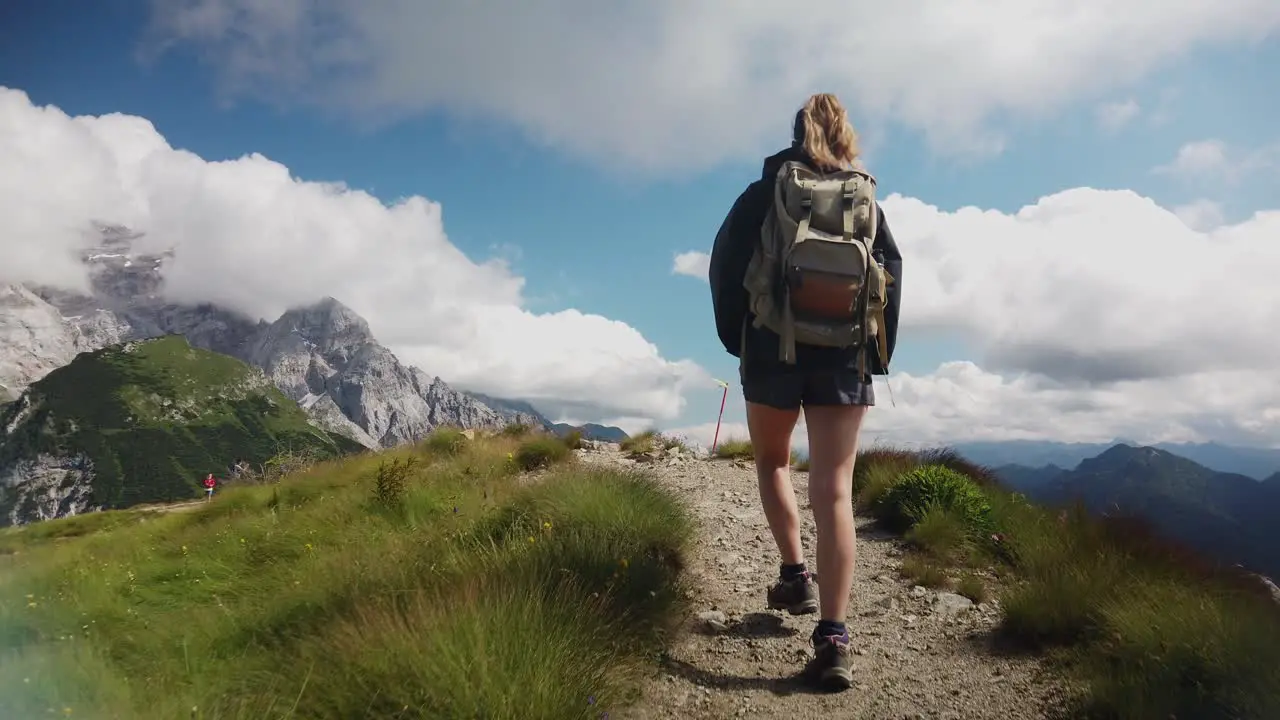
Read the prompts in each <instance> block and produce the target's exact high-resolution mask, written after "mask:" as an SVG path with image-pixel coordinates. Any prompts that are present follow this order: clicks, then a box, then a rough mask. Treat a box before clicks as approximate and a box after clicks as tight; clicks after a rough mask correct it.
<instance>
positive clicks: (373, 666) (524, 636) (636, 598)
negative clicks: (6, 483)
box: [0, 433, 694, 720]
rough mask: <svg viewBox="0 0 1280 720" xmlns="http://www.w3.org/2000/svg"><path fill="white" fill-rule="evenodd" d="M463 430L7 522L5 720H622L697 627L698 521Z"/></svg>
mask: <svg viewBox="0 0 1280 720" xmlns="http://www.w3.org/2000/svg"><path fill="white" fill-rule="evenodd" d="M457 435H458V434H457V433H454V434H453V435H452V436H450V437H441V438H430V437H429V438H428V439H427V441H426V442H424V443H422V444H421V445H419V446H417V447H404V448H399V449H396V450H394V451H389V452H386V453H381V454H378V455H373V454H364V455H358V456H353V457H348V458H343V459H340V460H334V461H328V462H324V463H321V464H319V465H316V466H314V467H312V468H310V469H309V470H306V471H304V472H302V473H300V474H298V475H296V476H292V477H288V478H285V479H284V480H283V481H282V482H280V483H279V484H275V485H265V486H241V487H236V488H232V489H229V490H228V491H227V492H226V493H224V494H222V495H219V496H216V497H215V498H214V500H213V501H212V502H211V503H209V504H208V505H200V506H199V507H198V508H197V509H195V510H193V511H190V512H182V513H177V512H175V513H170V514H166V515H159V514H155V513H147V512H145V511H142V510H126V511H113V512H105V513H93V514H90V515H83V516H78V517H72V518H65V519H61V520H54V521H50V522H46V523H37V524H33V525H29V526H24V527H21V528H8V529H4V530H0V717H4V718H10V717H12V718H28V717H30V718H39V717H72V718H77V717H92V718H130V719H138V720H149V719H150V718H156V719H157V720H160V719H163V720H171V719H172V718H192V719H200V720H208V719H211V718H255V719H256V718H314V719H316V720H324V719H327V718H332V719H334V720H346V719H347V718H476V717H483V718H488V719H490V720H502V719H504V718H512V719H514V718H520V719H521V720H539V719H541V718H547V719H552V718H554V719H555V720H560V719H572V718H583V719H584V720H585V719H587V718H591V719H593V720H597V719H598V718H600V717H604V716H605V715H606V714H607V712H608V711H609V710H610V709H612V708H616V707H618V706H619V705H621V704H625V702H626V701H627V700H628V698H629V695H630V692H631V690H632V688H634V683H635V682H636V681H637V679H638V678H639V677H640V676H641V673H639V672H637V669H638V668H639V667H640V666H641V665H642V664H643V663H645V662H647V661H649V660H651V659H652V657H654V655H655V654H656V653H657V651H658V650H659V649H660V648H661V646H662V644H663V643H662V640H663V633H664V631H665V630H667V629H669V628H670V627H671V626H672V625H671V624H672V622H673V620H674V619H675V618H677V617H678V616H679V615H680V614H681V613H683V612H684V611H685V608H683V607H682V602H683V600H682V598H683V593H684V588H683V585H682V582H681V559H682V558H683V557H684V553H685V552H686V551H687V547H688V543H689V542H690V541H691V538H692V536H693V527H694V526H693V520H692V517H691V516H690V515H689V514H688V513H687V512H686V510H685V509H684V508H683V506H682V505H681V504H680V503H679V502H678V500H677V499H676V498H675V497H674V496H672V495H671V494H670V493H668V492H666V491H664V490H662V489H661V488H660V487H658V486H656V485H655V484H653V483H651V482H650V481H648V480H647V479H646V478H645V477H643V476H640V475H634V474H630V473H627V472H625V471H623V470H614V471H611V470H602V469H596V468H592V467H591V466H578V465H576V464H575V463H574V462H573V461H572V459H571V457H569V458H566V457H564V454H560V453H554V454H552V455H554V456H555V457H559V458H560V460H559V461H558V462H556V463H555V464H554V465H553V466H551V467H550V469H549V474H547V475H546V476H545V477H543V478H542V479H541V480H539V481H538V482H535V483H529V482H527V480H526V479H525V478H524V477H522V475H521V470H520V466H521V462H520V458H522V457H523V458H527V457H529V456H531V455H536V454H538V452H539V450H538V448H539V447H541V446H542V445H545V443H546V442H547V441H546V440H544V439H540V438H539V439H535V440H532V441H530V440H528V439H520V438H513V437H497V438H492V439H478V440H475V441H466V440H465V438H463V439H459V438H458V437H457ZM433 440H440V441H439V442H434V441H433ZM555 442H558V441H555Z"/></svg>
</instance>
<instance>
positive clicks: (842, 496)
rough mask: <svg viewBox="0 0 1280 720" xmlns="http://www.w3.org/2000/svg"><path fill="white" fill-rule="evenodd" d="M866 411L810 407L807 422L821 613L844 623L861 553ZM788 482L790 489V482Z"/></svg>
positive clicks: (861, 408) (810, 500)
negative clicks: (857, 481)
mask: <svg viewBox="0 0 1280 720" xmlns="http://www.w3.org/2000/svg"><path fill="white" fill-rule="evenodd" d="M866 414H867V406H865V405H852V406H850V405H845V406H810V407H807V408H805V425H806V426H807V427H808V431H809V504H810V505H811V506H812V508H813V519H814V523H815V524H816V525H817V530H818V543H817V544H818V549H817V555H818V558H817V560H818V578H819V579H820V582H819V584H818V602H819V607H820V611H821V615H820V617H821V618H822V619H823V620H830V621H834V622H838V623H843V622H844V620H845V616H846V615H847V614H848V610H849V593H850V592H851V591H852V589H853V567H854V562H855V560H856V557H857V548H856V545H855V542H856V538H855V535H854V528H853V464H854V460H855V459H856V458H857V454H858V435H859V433H860V432H861V430H862V419H863V418H864V417H866ZM787 487H788V488H790V483H789V482H788V484H787ZM771 522H772V521H771ZM797 540H798V538H797Z"/></svg>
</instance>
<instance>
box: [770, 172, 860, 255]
mask: <svg viewBox="0 0 1280 720" xmlns="http://www.w3.org/2000/svg"><path fill="white" fill-rule="evenodd" d="M846 185H848V186H849V190H851V191H852V194H853V197H852V198H851V199H852V201H853V232H854V237H855V238H857V239H859V240H865V241H866V242H867V244H868V245H870V244H871V243H872V242H873V241H874V239H875V232H876V210H875V198H876V180H875V178H874V177H873V176H871V174H869V173H867V172H865V171H862V170H841V171H837V172H833V173H825V174H824V173H819V172H816V171H814V170H813V169H812V168H810V167H809V166H807V165H805V164H804V163H801V162H797V161H794V160H793V161H790V162H787V163H784V164H783V166H782V167H781V168H780V169H779V170H778V178H777V181H776V184H775V208H779V209H783V210H785V212H786V215H787V219H789V220H790V221H791V223H789V224H799V223H800V221H801V220H802V219H803V218H804V217H805V214H806V212H810V213H811V215H810V219H809V228H810V229H811V230H817V231H818V232H820V233H823V234H827V235H834V236H837V237H840V236H842V235H843V234H844V210H845V206H846V200H845V197H844V196H845V191H846ZM806 199H807V200H808V201H809V202H810V206H809V208H806V207H805V201H806Z"/></svg>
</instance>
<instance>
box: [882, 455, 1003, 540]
mask: <svg viewBox="0 0 1280 720" xmlns="http://www.w3.org/2000/svg"><path fill="white" fill-rule="evenodd" d="M933 507H938V508H940V509H941V510H942V511H945V512H947V513H951V514H953V515H954V516H955V517H956V518H958V519H959V520H961V521H962V522H963V523H964V527H965V528H967V529H968V531H969V536H970V537H982V538H985V537H988V536H989V535H990V534H991V532H992V522H991V504H990V503H989V502H988V501H987V497H986V495H985V494H984V493H983V492H982V489H981V488H979V487H978V486H977V485H976V484H974V482H973V481H972V480H970V479H969V478H967V477H965V476H964V475H961V474H960V473H958V472H956V471H954V470H951V469H949V468H945V467H943V466H941V465H925V466H923V467H920V468H917V469H915V470H912V471H911V472H909V473H907V474H906V475H904V476H902V478H900V479H899V480H898V481H897V482H895V483H893V486H892V487H890V488H889V490H888V491H887V492H886V493H885V494H884V496H883V498H882V499H881V501H880V502H879V503H877V504H876V506H875V507H874V508H873V509H874V510H875V511H876V513H877V515H879V517H880V518H881V520H882V521H884V522H885V523H886V524H887V525H888V526H889V527H891V528H894V529H896V530H899V531H905V530H907V529H909V528H911V526H913V525H915V524H916V523H918V522H920V520H921V519H923V518H924V516H925V514H926V513H928V512H929V510H930V508H933Z"/></svg>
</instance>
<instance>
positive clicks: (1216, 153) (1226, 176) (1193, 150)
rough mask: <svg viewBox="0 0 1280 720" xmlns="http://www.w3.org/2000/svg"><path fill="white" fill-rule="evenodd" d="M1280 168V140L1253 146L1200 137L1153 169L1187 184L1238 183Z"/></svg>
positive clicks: (1157, 172)
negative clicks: (1240, 145) (1250, 176)
mask: <svg viewBox="0 0 1280 720" xmlns="http://www.w3.org/2000/svg"><path fill="white" fill-rule="evenodd" d="M1275 170H1280V143H1272V144H1268V145H1263V146H1261V147H1257V148H1252V149H1242V148H1236V147H1231V146H1229V145H1228V144H1227V143H1225V142H1223V141H1222V140H1218V139H1214V138H1211V139H1208V140H1196V141H1194V142H1189V143H1186V144H1185V145H1183V146H1182V147H1180V148H1178V154H1177V155H1176V156H1174V158H1173V159H1172V160H1170V161H1169V162H1168V163H1165V164H1164V165H1160V166H1157V167H1155V168H1153V169H1152V172H1154V173H1156V174H1159V175H1173V176H1175V177H1177V178H1178V179H1179V180H1181V181H1182V182H1184V183H1186V184H1192V185H1195V184H1206V183H1221V182H1226V183H1236V182H1239V181H1240V180H1242V179H1244V178H1245V177H1247V176H1249V175H1253V174H1255V173H1259V172H1264V171H1275Z"/></svg>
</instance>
